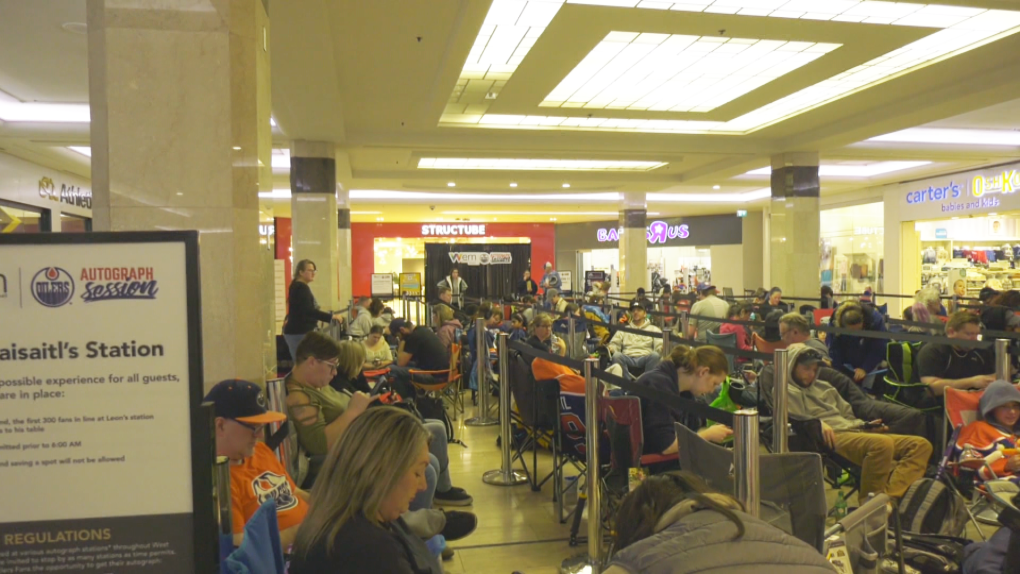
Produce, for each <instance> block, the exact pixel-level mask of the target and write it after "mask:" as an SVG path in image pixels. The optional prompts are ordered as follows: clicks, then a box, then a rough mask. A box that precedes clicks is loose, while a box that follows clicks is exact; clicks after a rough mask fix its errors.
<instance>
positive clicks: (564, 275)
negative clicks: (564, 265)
mask: <svg viewBox="0 0 1020 574" xmlns="http://www.w3.org/2000/svg"><path fill="white" fill-rule="evenodd" d="M560 291H562V292H563V293H565V294H567V295H570V294H571V293H572V292H573V291H574V278H573V274H572V273H571V272H570V271H560Z"/></svg>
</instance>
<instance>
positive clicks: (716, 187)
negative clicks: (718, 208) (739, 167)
mask: <svg viewBox="0 0 1020 574" xmlns="http://www.w3.org/2000/svg"><path fill="white" fill-rule="evenodd" d="M712 189H720V187H719V186H718V185H713V186H712Z"/></svg>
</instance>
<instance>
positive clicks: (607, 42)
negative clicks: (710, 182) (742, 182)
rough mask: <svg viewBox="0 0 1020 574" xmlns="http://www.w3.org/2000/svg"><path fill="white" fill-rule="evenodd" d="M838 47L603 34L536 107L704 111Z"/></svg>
mask: <svg viewBox="0 0 1020 574" xmlns="http://www.w3.org/2000/svg"><path fill="white" fill-rule="evenodd" d="M839 47H840V44H828V43H813V42H782V41H772V40H756V39H748V38H719V37H698V36H684V35H672V36H671V35H667V34H637V33H631V32H610V33H609V34H607V35H606V37H605V38H604V39H603V40H602V42H600V43H599V44H598V45H597V46H595V48H594V49H593V50H592V51H591V52H590V53H589V54H588V55H587V56H586V57H585V58H584V59H583V60H581V62H580V63H579V64H578V65H577V67H575V68H574V70H572V71H571V72H570V73H569V74H567V76H566V77H565V78H564V79H563V81H562V82H560V84H559V85H558V86H556V88H554V89H553V90H552V91H551V92H550V93H549V95H548V96H546V98H545V100H544V101H543V102H542V103H541V104H539V105H540V106H542V107H567V108H570V107H584V108H595V109H605V108H614V109H630V110H652V111H671V112H689V111H699V112H706V111H710V110H712V109H715V108H716V107H718V106H721V105H723V104H725V103H727V102H729V101H732V100H734V99H736V98H738V97H740V96H742V95H744V94H746V93H749V92H751V91H753V90H755V89H757V88H759V87H761V86H762V85H764V84H766V83H768V82H770V81H772V80H774V79H776V78H778V77H781V76H783V75H785V74H787V73H789V72H791V71H793V70H796V69H797V68H800V67H802V66H805V65H807V64H809V63H810V62H813V61H814V60H816V59H818V58H820V57H822V56H823V55H825V54H827V53H829V52H831V51H832V50H835V49H836V48H839Z"/></svg>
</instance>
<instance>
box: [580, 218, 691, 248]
mask: <svg viewBox="0 0 1020 574" xmlns="http://www.w3.org/2000/svg"><path fill="white" fill-rule="evenodd" d="M621 233H623V228H622V227H620V228H617V229H613V228H609V229H599V230H598V231H597V232H596V233H595V237H596V239H598V241H599V243H606V242H609V241H619V240H620V234H621ZM645 234H646V236H647V237H648V241H649V242H650V243H652V244H653V245H654V244H656V243H666V241H667V240H669V239H678V238H679V239H686V238H688V237H690V235H691V233H690V229H689V228H688V226H687V225H670V224H668V223H666V222H665V221H653V222H652V223H651V224H650V225H649V226H648V229H647V231H646V232H645Z"/></svg>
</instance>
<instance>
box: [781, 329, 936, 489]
mask: <svg viewBox="0 0 1020 574" xmlns="http://www.w3.org/2000/svg"><path fill="white" fill-rule="evenodd" d="M788 349H789V360H790V373H789V383H788V384H787V393H788V395H787V397H788V398H787V412H788V413H789V417H790V419H792V420H802V421H805V420H812V419H816V420H819V421H820V422H821V428H822V438H823V440H824V443H825V446H826V447H827V448H829V449H830V450H832V451H834V452H835V453H837V454H839V455H840V456H842V457H843V458H846V459H848V460H850V461H851V462H853V463H854V464H859V465H861V489H860V492H859V493H858V498H859V500H860V501H861V502H863V501H865V500H867V497H868V495H869V494H871V493H873V492H874V493H884V494H887V495H889V496H890V497H892V498H900V497H902V496H903V494H904V493H906V491H907V488H908V487H909V486H910V485H911V484H913V483H914V481H916V480H918V479H919V478H922V477H923V476H924V472H925V469H926V467H927V463H928V458H929V457H930V456H931V450H932V447H931V443H929V442H928V441H927V440H925V439H923V438H920V437H916V436H904V435H897V434H887V433H886V432H884V431H887V430H888V428H887V427H885V426H884V425H883V421H881V420H872V421H864V420H861V419H859V418H857V415H856V414H854V410H853V408H852V407H851V406H850V403H848V402H847V401H846V400H845V399H843V397H841V396H840V395H839V393H838V392H837V391H836V389H835V388H834V387H833V386H832V385H831V384H829V382H827V381H824V380H821V379H820V378H819V376H818V375H819V366H820V365H821V364H822V356H821V354H820V353H818V352H817V351H815V350H813V349H810V348H808V347H807V346H806V345H803V344H795V345H790V347H789V348H788ZM763 389H764V390H765V392H766V397H767V399H768V401H769V403H770V404H771V402H772V390H773V389H772V387H771V386H763Z"/></svg>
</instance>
